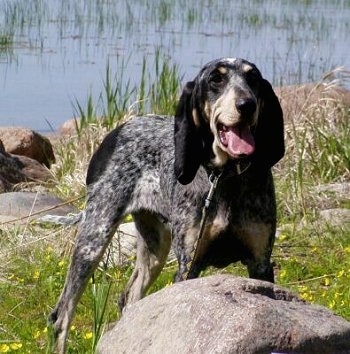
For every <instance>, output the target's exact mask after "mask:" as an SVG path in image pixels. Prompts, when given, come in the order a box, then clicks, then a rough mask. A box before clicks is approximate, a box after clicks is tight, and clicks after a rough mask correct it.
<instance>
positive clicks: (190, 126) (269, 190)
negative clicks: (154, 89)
mask: <svg viewBox="0 0 350 354" xmlns="http://www.w3.org/2000/svg"><path fill="white" fill-rule="evenodd" d="M283 135H284V133H283V114H282V110H281V106H280V104H279V101H278V98H277V97H276V95H275V93H274V91H273V89H272V87H271V85H270V83H269V82H268V81H267V80H265V79H264V78H263V77H262V75H261V73H260V72H259V70H258V69H257V67H256V66H255V65H254V64H252V63H250V62H248V61H246V60H243V59H237V58H222V59H218V60H214V61H212V62H210V63H208V64H206V65H205V66H204V67H203V68H202V69H201V70H200V72H199V74H198V75H197V76H196V77H195V79H194V80H193V81H190V82H188V83H187V84H186V85H185V87H184V89H183V92H182V94H181V97H180V99H179V102H178V105H177V109H176V114H175V117H168V116H158V115H149V116H142V117H134V118H132V119H130V120H129V121H127V122H126V123H124V124H123V125H121V126H119V127H117V128H116V129H115V130H113V131H112V132H110V133H109V134H108V135H107V136H106V137H105V139H104V140H103V142H102V143H101V145H100V147H99V148H98V149H97V151H96V152H95V154H94V155H93V157H92V159H91V162H90V165H89V168H88V171H87V178H86V184H87V201H86V209H85V211H84V212H82V213H81V214H80V215H79V216H78V217H76V218H75V219H74V221H73V222H77V221H79V231H78V236H77V240H76V243H75V247H74V251H73V255H72V259H71V264H70V267H69V271H68V274H67V278H66V282H65V285H64V288H63V291H62V293H61V296H60V298H59V300H58V303H57V305H56V307H55V308H54V310H53V311H52V313H51V315H50V317H49V321H50V323H51V324H52V326H53V329H54V333H55V338H56V345H57V347H56V350H57V351H58V352H59V353H64V352H65V350H66V337H67V333H68V329H69V327H70V323H71V321H72V317H73V315H74V311H75V308H76V306H77V303H78V301H79V299H80V297H81V295H82V293H83V291H84V289H85V287H86V284H87V283H88V280H89V278H90V277H91V275H92V273H93V272H94V270H95V269H96V267H97V266H98V264H99V261H100V260H101V257H102V256H103V254H104V252H105V250H106V248H107V247H108V245H109V243H110V242H111V239H112V237H113V235H114V233H115V231H116V229H117V227H118V225H119V224H120V222H121V221H122V220H123V217H124V216H125V215H126V214H132V216H133V219H134V222H135V225H136V229H137V231H138V235H137V250H136V253H137V254H136V264H135V269H134V271H133V273H132V275H131V277H130V279H129V281H128V283H127V286H126V288H125V290H124V292H123V294H122V295H121V298H120V307H121V308H123V307H124V306H126V305H128V304H131V303H133V302H135V301H137V300H139V299H141V298H142V297H143V296H145V294H146V291H147V290H148V289H149V287H150V285H151V284H152V283H153V282H154V280H155V279H156V278H157V276H158V275H159V273H160V272H161V270H162V268H163V266H164V264H165V262H166V259H167V256H168V253H169V250H170V248H171V247H172V248H173V250H174V252H175V254H176V257H177V260H178V271H177V273H176V275H175V280H176V281H180V280H183V279H184V278H185V275H186V277H188V278H195V277H197V276H199V274H200V272H201V271H202V270H204V269H205V268H206V267H207V266H210V265H212V266H215V267H225V266H227V265H228V264H230V263H232V262H236V261H241V262H242V263H243V264H245V265H246V266H247V268H248V273H249V276H250V277H252V278H256V279H262V280H267V281H270V282H273V280H274V276H273V268H272V265H271V262H270V257H271V252H272V248H273V243H274V238H275V229H276V202H275V193H274V183H273V178H272V174H271V167H272V166H273V165H274V164H276V163H277V162H278V161H279V160H280V159H281V158H282V156H283V155H284V137H283ZM212 174H220V175H221V177H220V179H219V181H218V183H217V188H216V191H215V193H214V195H213V198H212V203H211V204H210V207H209V208H208V212H207V221H206V224H205V226H204V229H203V236H202V238H201V243H200V245H198V247H199V249H198V250H197V256H196V259H195V260H193V262H192V264H191V267H190V268H189V264H190V263H191V254H192V252H193V248H194V245H195V243H196V240H197V237H198V232H199V226H200V222H201V217H202V208H203V205H204V202H205V199H206V197H207V195H208V191H209V189H210V185H211V184H210V182H209V179H208V176H210V175H212Z"/></svg>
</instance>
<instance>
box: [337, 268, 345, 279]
mask: <svg viewBox="0 0 350 354" xmlns="http://www.w3.org/2000/svg"><path fill="white" fill-rule="evenodd" d="M344 274H345V270H344V269H342V270H340V271H339V272H338V274H337V278H341V277H342V276H343V275H344Z"/></svg>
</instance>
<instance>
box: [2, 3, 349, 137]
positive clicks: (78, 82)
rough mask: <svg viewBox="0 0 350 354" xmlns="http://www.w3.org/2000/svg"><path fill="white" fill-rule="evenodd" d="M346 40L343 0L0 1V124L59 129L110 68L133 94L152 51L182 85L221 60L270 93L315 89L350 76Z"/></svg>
mask: <svg viewBox="0 0 350 354" xmlns="http://www.w3.org/2000/svg"><path fill="white" fill-rule="evenodd" d="M349 34H350V0H332V1H330V0H299V1H294V0H290V1H287V0H279V1H278V0H235V1H227V0H225V1H224V0H218V1H214V0H205V1H198V0H179V1H173V0H153V1H152V0H129V1H125V0H124V1H122V0H114V1H111V0H85V1H82V0H62V1H56V0H51V1H50V0H46V1H44V0H42V1H40V0H0V125H4V126H8V125H21V126H26V127H30V128H32V129H35V130H38V131H41V132H45V131H50V130H52V129H57V128H58V127H59V126H60V125H61V124H62V123H63V122H64V121H65V120H67V119H69V118H71V117H72V116H73V115H74V108H73V104H72V102H75V101H76V100H78V101H79V102H80V103H81V104H82V105H83V106H84V104H85V101H86V99H87V96H88V95H89V94H90V93H91V94H92V96H93V97H94V98H96V99H97V98H98V96H99V94H100V92H101V91H102V90H103V78H104V76H105V72H106V64H107V62H108V61H109V63H110V66H111V68H112V70H113V71H114V72H118V70H123V75H122V77H123V80H125V82H124V84H126V82H130V84H131V85H136V86H138V84H139V81H140V77H141V69H142V62H143V60H144V58H146V60H147V62H148V63H149V68H150V72H151V75H152V63H153V61H154V56H155V53H156V52H157V51H158V50H159V51H160V52H161V53H162V55H164V56H165V57H166V58H167V60H169V63H170V64H171V65H172V64H176V65H177V67H178V68H179V72H180V74H183V80H184V81H186V80H189V79H192V78H193V77H194V76H195V75H196V73H197V71H198V70H199V68H200V67H201V66H202V65H203V64H204V63H206V62H208V61H210V60H212V59H214V58H218V57H222V56H234V57H243V58H245V59H248V60H250V61H252V62H254V63H255V64H256V65H257V66H258V67H259V68H260V70H261V71H262V73H263V75H264V76H265V78H267V79H268V80H269V81H271V82H273V84H274V85H281V84H283V85H284V84H294V83H302V82H309V81H316V80H319V79H320V78H321V77H322V76H323V74H324V73H326V72H328V71H330V70H332V69H334V68H336V67H339V66H344V67H345V68H346V69H350V35H349ZM8 36H9V37H10V38H11V41H10V43H7V42H6V38H8ZM122 63H124V64H122Z"/></svg>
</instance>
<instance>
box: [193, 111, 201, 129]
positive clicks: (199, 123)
mask: <svg viewBox="0 0 350 354" xmlns="http://www.w3.org/2000/svg"><path fill="white" fill-rule="evenodd" d="M192 117H193V122H194V125H195V126H196V127H200V126H201V122H200V121H199V116H198V112H197V110H196V109H195V108H194V109H193V110H192Z"/></svg>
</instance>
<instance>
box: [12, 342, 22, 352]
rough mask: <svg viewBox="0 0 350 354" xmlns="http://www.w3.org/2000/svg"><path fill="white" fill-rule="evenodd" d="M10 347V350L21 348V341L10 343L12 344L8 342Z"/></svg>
mask: <svg viewBox="0 0 350 354" xmlns="http://www.w3.org/2000/svg"><path fill="white" fill-rule="evenodd" d="M10 348H11V349H12V350H18V349H21V348H22V343H12V344H10Z"/></svg>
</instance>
